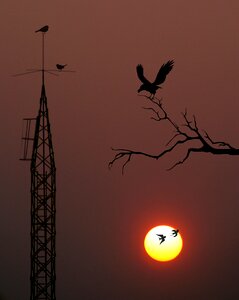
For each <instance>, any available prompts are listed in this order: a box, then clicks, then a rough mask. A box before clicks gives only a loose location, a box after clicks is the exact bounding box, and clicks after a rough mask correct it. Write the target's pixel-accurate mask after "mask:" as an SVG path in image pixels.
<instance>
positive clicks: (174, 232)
mask: <svg viewBox="0 0 239 300" xmlns="http://www.w3.org/2000/svg"><path fill="white" fill-rule="evenodd" d="M178 232H179V230H178V229H177V230H176V229H173V230H172V236H174V237H176V236H177V235H178Z"/></svg>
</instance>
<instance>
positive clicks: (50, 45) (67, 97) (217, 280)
mask: <svg viewBox="0 0 239 300" xmlns="http://www.w3.org/2000/svg"><path fill="white" fill-rule="evenodd" d="M238 13H239V2H238V1H237V0H228V1H219V0H218V1H216V0H210V1H208V0H207V1H204V0H201V1H192V0H190V1H189V0H181V1H178V0H174V1H161V0H147V1H146V0H145V1H143V0H137V1H136V0H127V1H126V0H121V1H115V0H101V1H99V0H67V1H63V0H58V1H56V0H51V1H45V0H42V1H30V0H22V1H16V0H12V1H11V0H2V2H1V12H0V28H1V73H0V74H1V75H0V76H1V80H0V85H1V112H0V114H1V127H0V133H1V148H0V157H1V189H0V193H1V194H0V201H1V217H0V237H1V247H0V254H1V259H0V299H8V300H16V299H29V294H30V280H29V278H30V165H29V163H28V162H21V161H19V158H20V156H21V147H20V146H21V142H20V138H21V130H22V129H21V126H22V119H23V118H25V117H35V116H36V114H37V111H38V105H39V97H40V91H41V81H40V80H41V78H40V75H39V74H33V75H28V76H24V77H11V74H15V73H19V72H23V71H25V70H26V69H28V68H34V67H39V66H40V63H41V36H40V35H39V34H36V33H35V32H34V31H35V30H36V29H38V28H40V27H41V26H43V25H46V24H48V25H49V32H48V33H47V36H46V65H47V67H49V68H53V67H54V66H55V64H56V63H67V64H68V68H69V69H71V70H76V71H77V72H76V73H65V74H62V75H61V76H59V77H55V76H50V75H49V76H48V75H47V78H46V93H47V97H48V107H49V112H50V120H51V128H52V134H53V143H54V150H55V159H56V167H57V249H56V251H57V260H56V264H57V282H56V293H57V299H58V300H66V299H83V300H148V299H159V300H175V299H177V300H187V299H190V300H191V299H193V300H225V299H227V300H228V299H229V300H231V299H237V298H238V297H239V292H238V270H237V269H238V265H239V257H238V254H237V252H238V247H239V235H238V228H239V227H238V226H239V218H238V209H239V202H238V197H239V185H238V170H239V160H238V158H237V157H226V156H220V157H219V156H218V157H217V156H212V155H210V154H198V155H193V156H192V157H191V158H190V159H189V160H188V161H187V162H186V163H185V164H184V165H182V166H180V167H178V168H176V169H174V170H172V171H170V172H169V171H166V169H167V168H168V167H170V166H171V165H172V164H173V163H174V162H175V161H177V159H180V158H181V157H182V155H183V154H184V153H185V149H183V148H181V149H180V151H178V152H174V153H171V154H170V155H168V156H167V157H164V158H163V159H162V160H161V161H153V160H150V159H147V158H142V157H141V158H140V157H138V158H135V159H133V160H132V162H131V163H130V164H129V165H128V166H127V168H126V172H125V175H124V176H122V175H121V166H122V164H121V163H122V162H121V163H120V162H119V163H118V164H116V165H115V166H114V168H113V169H112V170H111V171H109V170H108V168H107V164H108V162H109V161H110V160H111V159H112V158H113V156H114V153H113V152H112V151H111V147H123V148H131V149H137V150H142V151H147V152H150V153H155V154H156V153H158V152H160V151H161V150H162V149H163V147H164V145H165V143H166V142H167V141H168V139H169V138H170V137H171V134H172V132H171V129H170V128H169V127H168V126H167V125H163V124H158V123H156V122H154V121H153V120H150V113H149V112H148V111H145V110H143V109H142V106H145V105H146V103H147V102H146V101H145V100H144V99H143V98H142V97H138V96H137V89H138V87H139V81H138V79H137V76H136V72H135V67H136V65H137V64H138V63H141V64H143V66H144V67H145V71H146V73H147V76H148V77H149V78H152V79H153V77H154V76H155V74H156V72H157V71H158V68H159V67H160V66H161V64H163V63H164V62H166V61H167V60H168V59H175V67H174V69H173V71H172V72H171V73H170V75H169V76H168V78H167V81H166V82H165V84H164V85H163V89H162V90H161V91H160V92H159V93H158V96H160V97H161V96H162V97H163V101H164V107H165V109H166V110H167V111H168V112H169V113H170V116H171V117H172V118H174V119H175V120H177V122H179V124H181V123H182V122H183V120H182V119H181V116H180V113H181V112H182V111H184V109H185V108H186V107H187V109H188V113H189V114H195V115H196V116H197V120H198V125H199V127H200V128H202V129H206V130H207V131H208V133H209V134H210V135H211V137H214V138H215V140H224V141H227V142H230V143H231V144H232V145H234V146H235V147H239V140H238V130H239V119H238V113H239V105H238V99H237V95H238V92H239V85H238V78H239V60H238V53H239V38H238V29H239V28H238ZM159 224H169V225H172V226H175V227H177V228H179V229H180V231H181V234H182V236H183V238H184V248H183V252H182V254H181V256H180V257H179V258H178V259H177V260H175V261H173V262H170V263H165V264H160V263H157V262H154V261H153V260H152V259H150V258H149V257H148V256H147V255H146V253H145V251H144V249H143V239H144V236H145V234H146V233H147V231H148V230H149V229H150V228H151V227H153V226H156V225H159ZM1 297H2V298H1Z"/></svg>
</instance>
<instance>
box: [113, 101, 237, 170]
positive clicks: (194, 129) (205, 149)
mask: <svg viewBox="0 0 239 300" xmlns="http://www.w3.org/2000/svg"><path fill="white" fill-rule="evenodd" d="M143 97H145V98H147V99H148V100H149V101H150V102H151V106H150V107H143V109H146V110H149V111H151V112H152V116H151V119H152V120H154V121H157V122H162V121H165V122H168V123H169V124H171V126H172V128H173V131H174V134H173V136H172V137H171V138H170V139H169V141H168V142H167V144H166V148H165V149H163V150H162V151H160V152H159V153H158V154H150V153H147V152H142V151H136V150H131V149H122V148H112V150H113V151H115V152H117V153H116V154H115V156H114V158H113V159H112V160H111V161H110V162H109V168H111V167H112V166H113V165H114V163H115V162H116V161H118V160H121V159H125V160H124V163H123V165H122V173H123V172H124V169H125V167H126V165H127V164H128V163H129V162H130V161H131V159H132V157H133V156H140V155H141V156H146V157H148V158H152V159H156V160H158V159H159V158H161V157H163V156H164V155H165V154H167V153H169V152H171V151H173V150H174V149H176V148H177V147H178V146H179V145H182V144H184V145H185V147H186V155H185V156H184V157H183V158H182V159H181V160H179V161H177V162H176V163H175V164H173V165H172V166H171V167H170V168H169V169H168V170H172V169H173V168H174V167H176V166H178V165H180V164H183V163H184V162H185V161H186V160H187V159H188V158H189V157H190V155H191V154H192V153H193V152H201V153H211V154H215V155H219V154H221V155H222V154H224V155H239V149H237V148H234V147H232V146H231V145H230V144H229V143H227V142H224V141H214V140H213V139H212V138H211V137H210V136H209V134H208V133H207V132H206V131H200V129H199V128H198V125H197V121H196V117H195V116H194V115H193V116H192V117H191V118H189V116H188V113H187V110H185V112H184V113H182V118H183V121H184V123H183V125H178V124H177V123H175V122H174V121H173V120H172V119H171V117H170V116H169V114H168V113H167V112H166V110H165V109H164V107H163V105H162V99H158V98H156V97H154V98H153V99H152V98H150V97H148V96H143ZM185 129H186V130H185ZM191 141H197V146H195V147H189V146H188V143H189V142H191Z"/></svg>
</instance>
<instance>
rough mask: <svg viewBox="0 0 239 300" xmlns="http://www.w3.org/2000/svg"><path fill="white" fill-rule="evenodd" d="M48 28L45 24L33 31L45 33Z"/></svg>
mask: <svg viewBox="0 0 239 300" xmlns="http://www.w3.org/2000/svg"><path fill="white" fill-rule="evenodd" d="M48 29H49V26H48V25H46V26H43V27H42V28H40V29H38V30H36V31H35V32H39V31H40V32H43V33H46V32H47V31H48Z"/></svg>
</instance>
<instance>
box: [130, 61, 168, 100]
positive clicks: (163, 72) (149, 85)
mask: <svg viewBox="0 0 239 300" xmlns="http://www.w3.org/2000/svg"><path fill="white" fill-rule="evenodd" d="M173 64H174V61H173V60H169V61H168V62H167V63H166V64H163V65H162V66H161V68H160V70H159V71H158V74H157V76H156V78H155V80H154V82H150V81H149V80H148V79H146V78H145V77H144V69H143V66H142V65H137V67H136V71H137V75H138V77H139V80H141V81H142V83H143V84H142V85H141V86H140V88H139V89H138V93H139V92H141V91H147V92H149V93H150V99H153V98H154V96H155V94H156V92H157V89H161V87H160V86H159V85H160V84H162V83H163V82H164V81H165V79H166V76H167V75H168V73H169V72H170V71H171V70H172V68H173Z"/></svg>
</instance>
